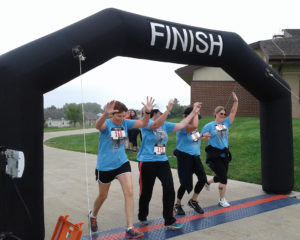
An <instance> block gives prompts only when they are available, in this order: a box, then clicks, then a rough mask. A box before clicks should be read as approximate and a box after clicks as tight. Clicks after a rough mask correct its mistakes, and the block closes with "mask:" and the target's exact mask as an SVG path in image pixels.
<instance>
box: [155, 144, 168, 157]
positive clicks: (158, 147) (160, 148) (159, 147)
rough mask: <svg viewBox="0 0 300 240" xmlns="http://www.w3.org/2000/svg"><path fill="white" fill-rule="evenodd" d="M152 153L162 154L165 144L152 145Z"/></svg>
mask: <svg viewBox="0 0 300 240" xmlns="http://www.w3.org/2000/svg"><path fill="white" fill-rule="evenodd" d="M154 154H155V155H164V154H166V146H165V144H156V145H155V146H154Z"/></svg>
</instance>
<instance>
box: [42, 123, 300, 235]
mask: <svg viewBox="0 0 300 240" xmlns="http://www.w3.org/2000/svg"><path fill="white" fill-rule="evenodd" d="M94 131H95V130H94V129H87V130H86V132H87V133H88V132H94ZM82 132H83V131H82V130H79V131H77V130H75V131H67V132H52V133H45V135H44V140H46V139H49V138H53V137H56V136H63V135H71V134H79V133H82ZM87 144H88V143H87ZM85 159H86V160H85ZM44 162H45V167H44V185H45V188H44V191H45V193H44V201H45V231H46V236H45V239H51V236H52V233H53V230H54V228H55V225H56V222H57V219H58V217H59V216H60V215H66V214H70V217H69V220H70V221H71V222H72V223H78V222H81V221H83V222H85V224H84V225H83V230H84V234H87V233H88V224H87V213H88V209H91V208H92V205H93V201H94V199H95V197H96V195H97V192H98V186H97V183H96V182H95V179H94V168H95V165H96V155H93V154H86V156H85V154H83V153H78V152H72V151H66V150H60V149H55V148H50V147H47V146H44ZM131 166H132V177H133V184H134V199H135V209H137V203H138V193H139V185H138V168H137V163H136V162H131ZM172 171H173V178H174V184H175V188H176V189H177V188H178V186H179V183H178V178H177V172H176V170H172ZM86 179H87V180H88V184H87V181H86ZM262 194H265V193H264V192H263V191H262V188H261V186H260V185H257V184H250V183H244V182H239V181H234V180H229V182H228V190H227V198H228V200H229V201H235V200H239V199H244V198H249V197H254V196H258V195H262ZM291 194H294V195H297V196H298V198H299V199H300V197H299V196H300V193H298V192H292V193H291ZM217 196H218V189H217V184H215V185H213V186H212V187H211V191H209V192H207V191H205V190H203V192H202V193H201V194H200V204H201V206H203V207H207V206H212V205H214V204H217V200H218V199H217V198H218V197H217ZM190 197H191V195H189V196H188V195H185V197H184V199H183V204H184V209H186V210H190V208H189V207H188V206H187V201H188V199H189V198H190ZM161 199H162V194H161V186H160V183H159V181H156V184H155V186H154V190H153V198H152V200H151V204H150V215H149V218H150V219H151V218H158V217H161V215H162V207H161V205H162V203H161V202H162V201H161ZM123 209H124V199H123V196H122V190H121V187H120V184H119V183H118V181H114V182H113V183H112V185H111V188H110V192H109V196H108V199H107V201H106V202H105V203H104V205H103V208H102V209H101V211H100V215H99V217H98V223H99V228H100V230H101V231H104V230H108V229H112V228H116V227H120V226H124V225H125V217H124V210H123ZM134 216H135V218H134V222H137V217H136V212H135V215H134ZM299 223H300V204H295V205H291V206H288V207H284V208H280V209H277V210H273V211H269V212H265V213H262V214H258V215H255V216H251V217H247V218H243V219H240V220H236V221H232V222H228V223H224V224H220V225H216V226H214V227H209V228H206V229H203V230H201V231H196V232H192V233H188V234H185V235H181V236H178V237H175V238H173V239H194V240H198V239H201V240H206V239H207V240H213V239H216V240H241V239H242V240H244V239H246V240H256V239H260V240H264V239H266V240H267V239H268V240H269V239H270V240H282V239H284V240H296V239H300V227H299Z"/></svg>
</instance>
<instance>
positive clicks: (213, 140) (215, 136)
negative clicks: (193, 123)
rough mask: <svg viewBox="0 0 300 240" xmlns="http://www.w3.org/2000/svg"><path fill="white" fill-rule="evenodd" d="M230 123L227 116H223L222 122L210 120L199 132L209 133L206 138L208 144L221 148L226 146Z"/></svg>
mask: <svg viewBox="0 0 300 240" xmlns="http://www.w3.org/2000/svg"><path fill="white" fill-rule="evenodd" d="M230 125H231V124H230V119H229V117H227V118H225V119H224V121H223V122H222V123H217V122H215V121H212V122H210V123H207V124H206V125H205V126H204V127H203V129H202V131H201V133H202V134H204V133H206V132H209V133H210V135H211V136H210V139H209V140H208V144H209V145H211V146H212V147H215V148H218V149H223V148H225V147H226V148H228V133H229V127H230Z"/></svg>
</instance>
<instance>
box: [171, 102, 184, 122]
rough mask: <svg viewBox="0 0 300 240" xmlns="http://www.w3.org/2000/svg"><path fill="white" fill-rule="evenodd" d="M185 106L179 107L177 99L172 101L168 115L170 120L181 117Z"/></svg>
mask: <svg viewBox="0 0 300 240" xmlns="http://www.w3.org/2000/svg"><path fill="white" fill-rule="evenodd" d="M184 109H185V106H180V104H179V101H178V99H177V98H175V99H174V105H173V109H172V111H171V113H170V115H169V117H170V118H174V117H182V116H183V111H184Z"/></svg>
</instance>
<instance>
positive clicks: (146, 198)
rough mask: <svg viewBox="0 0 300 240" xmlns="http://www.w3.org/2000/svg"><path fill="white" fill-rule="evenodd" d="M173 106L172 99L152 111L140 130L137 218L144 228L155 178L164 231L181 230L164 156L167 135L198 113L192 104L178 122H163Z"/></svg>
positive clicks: (167, 165)
mask: <svg viewBox="0 0 300 240" xmlns="http://www.w3.org/2000/svg"><path fill="white" fill-rule="evenodd" d="M173 104H174V100H170V101H169V103H168V106H167V110H166V111H163V110H161V109H160V108H158V107H154V108H153V110H152V111H151V115H150V117H151V120H150V121H149V123H148V126H147V127H145V128H142V129H141V132H142V136H143V140H142V144H141V148H140V151H139V153H138V155H137V160H138V161H139V170H140V179H139V183H140V199H139V213H138V219H139V220H140V222H141V223H142V224H143V225H147V224H149V222H148V221H147V216H148V214H149V203H150V200H151V197H152V190H153V186H154V183H155V179H156V178H158V179H159V180H160V181H161V184H162V188H163V218H164V220H165V226H166V228H167V229H171V230H175V229H180V228H181V227H182V226H183V225H182V223H177V222H176V219H175V218H174V216H173V206H174V201H175V190H174V183H173V177H172V172H171V169H170V165H169V161H168V157H167V155H166V145H167V142H168V133H169V132H177V131H179V130H180V129H183V128H184V127H185V126H186V125H187V124H188V123H189V122H190V121H191V119H192V118H193V117H194V116H195V115H197V114H198V112H199V110H200V103H195V104H194V108H193V111H192V112H191V113H190V114H189V115H188V116H187V117H186V118H185V119H183V120H182V121H181V122H180V123H172V122H167V121H166V119H167V117H168V115H169V113H170V112H171V110H172V108H173ZM146 113H147V112H146Z"/></svg>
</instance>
